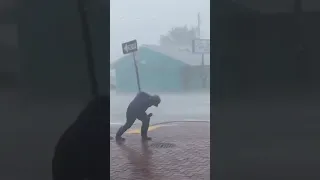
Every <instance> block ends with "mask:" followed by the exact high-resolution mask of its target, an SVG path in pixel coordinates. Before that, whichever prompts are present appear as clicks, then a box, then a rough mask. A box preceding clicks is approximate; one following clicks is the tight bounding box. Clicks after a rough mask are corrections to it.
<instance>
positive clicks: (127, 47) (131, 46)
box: [122, 40, 141, 92]
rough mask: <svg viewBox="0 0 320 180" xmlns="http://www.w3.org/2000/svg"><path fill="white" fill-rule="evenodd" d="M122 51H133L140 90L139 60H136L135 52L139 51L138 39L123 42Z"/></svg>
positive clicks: (127, 52) (124, 52)
mask: <svg viewBox="0 0 320 180" xmlns="http://www.w3.org/2000/svg"><path fill="white" fill-rule="evenodd" d="M122 51H123V54H129V53H132V57H133V62H134V67H135V69H136V76H137V85H138V90H139V92H140V91H141V88H140V79H139V71H138V65H137V61H136V56H135V54H134V52H136V51H138V43H137V40H132V41H129V42H126V43H122Z"/></svg>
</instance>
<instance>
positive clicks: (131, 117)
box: [116, 112, 150, 138]
mask: <svg viewBox="0 0 320 180" xmlns="http://www.w3.org/2000/svg"><path fill="white" fill-rule="evenodd" d="M126 116H127V121H126V123H125V124H124V125H123V126H122V127H120V129H119V130H118V132H117V134H116V137H121V136H122V135H123V133H125V132H126V131H127V130H128V129H129V128H130V127H131V126H132V125H133V123H134V122H135V121H136V119H138V120H140V121H141V122H142V126H141V136H142V138H146V137H148V135H147V133H148V129H149V123H150V117H149V116H147V115H146V113H143V114H141V115H138V114H136V113H130V112H127V114H126Z"/></svg>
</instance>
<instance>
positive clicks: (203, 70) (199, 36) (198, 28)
mask: <svg viewBox="0 0 320 180" xmlns="http://www.w3.org/2000/svg"><path fill="white" fill-rule="evenodd" d="M200 24H201V18H200V13H198V27H197V30H198V38H199V39H201V31H200ZM201 67H202V88H203V89H204V88H206V72H205V66H204V54H201Z"/></svg>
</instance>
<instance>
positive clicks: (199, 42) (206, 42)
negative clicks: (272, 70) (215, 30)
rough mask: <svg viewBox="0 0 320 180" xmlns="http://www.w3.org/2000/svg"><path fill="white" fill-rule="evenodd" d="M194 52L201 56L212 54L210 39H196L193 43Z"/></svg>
mask: <svg viewBox="0 0 320 180" xmlns="http://www.w3.org/2000/svg"><path fill="white" fill-rule="evenodd" d="M192 52H193V53H199V54H208V53H210V39H194V40H193V41H192Z"/></svg>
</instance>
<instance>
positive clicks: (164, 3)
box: [110, 0, 210, 61]
mask: <svg viewBox="0 0 320 180" xmlns="http://www.w3.org/2000/svg"><path fill="white" fill-rule="evenodd" d="M110 6H111V7H110V8H111V14H110V16H111V17H110V18H111V19H110V33H111V34H110V38H111V39H110V43H111V44H110V47H111V49H110V53H111V55H110V56H111V57H110V58H111V61H114V60H116V59H117V58H119V57H121V56H122V50H121V43H123V42H126V41H130V40H133V39H137V41H138V45H141V44H158V43H159V37H160V35H161V34H165V33H166V32H168V31H169V30H170V29H171V28H173V27H176V26H184V25H189V26H192V25H193V26H196V25H197V13H198V12H200V15H201V21H202V24H201V28H202V31H201V33H202V36H203V38H208V37H210V0H111V1H110Z"/></svg>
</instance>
